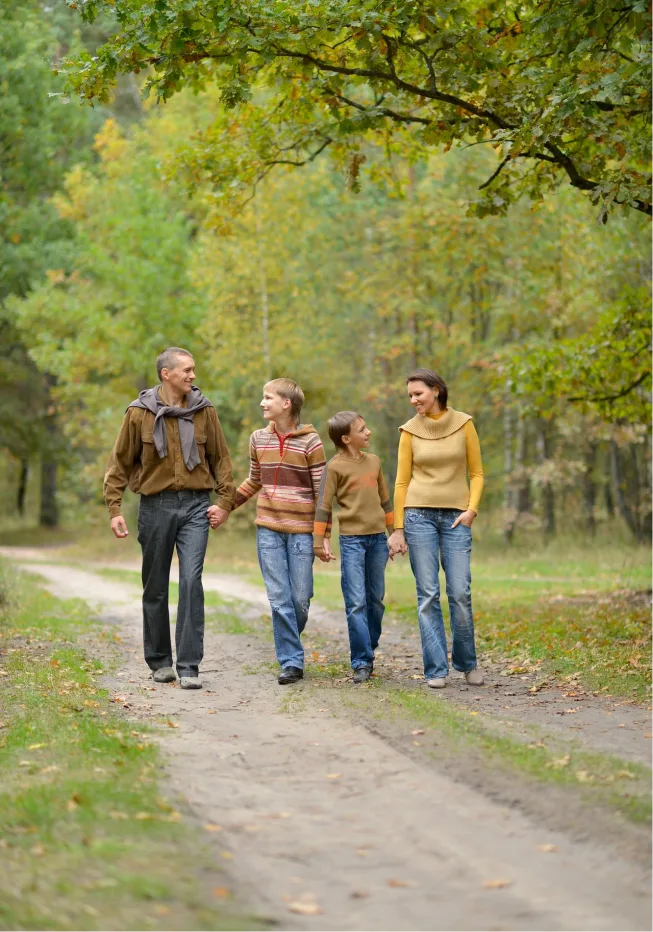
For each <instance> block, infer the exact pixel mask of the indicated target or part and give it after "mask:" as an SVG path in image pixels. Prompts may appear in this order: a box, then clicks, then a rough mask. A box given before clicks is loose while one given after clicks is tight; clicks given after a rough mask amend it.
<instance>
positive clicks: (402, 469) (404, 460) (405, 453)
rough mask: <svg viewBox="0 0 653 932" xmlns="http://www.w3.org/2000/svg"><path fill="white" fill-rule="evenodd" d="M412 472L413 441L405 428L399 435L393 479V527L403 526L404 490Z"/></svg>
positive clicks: (400, 527)
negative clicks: (394, 476)
mask: <svg viewBox="0 0 653 932" xmlns="http://www.w3.org/2000/svg"><path fill="white" fill-rule="evenodd" d="M412 474H413V442H412V439H411V435H410V434H408V433H406V431H405V430H402V431H401V434H400V436H399V453H398V456H397V478H396V480H395V529H396V530H401V529H403V526H404V508H405V506H406V492H407V491H408V483H409V482H410V479H411V476H412Z"/></svg>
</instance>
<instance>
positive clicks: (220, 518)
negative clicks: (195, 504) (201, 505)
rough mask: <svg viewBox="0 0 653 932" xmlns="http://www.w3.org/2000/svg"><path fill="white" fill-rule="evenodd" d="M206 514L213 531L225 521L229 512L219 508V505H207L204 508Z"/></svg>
mask: <svg viewBox="0 0 653 932" xmlns="http://www.w3.org/2000/svg"><path fill="white" fill-rule="evenodd" d="M206 516H207V518H208V519H209V524H210V525H211V528H212V529H213V530H214V531H215V529H216V528H219V527H220V525H221V524H224V523H225V521H226V520H227V518H228V517H229V512H228V511H226V510H225V509H224V508H220V506H219V505H209V507H208V508H207V509H206Z"/></svg>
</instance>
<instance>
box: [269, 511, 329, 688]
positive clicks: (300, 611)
mask: <svg viewBox="0 0 653 932" xmlns="http://www.w3.org/2000/svg"><path fill="white" fill-rule="evenodd" d="M256 549H257V551H258V562H259V566H260V567H261V573H262V574H263V581H264V582H265V588H266V591H267V594H268V599H269V600H270V608H271V609H272V631H273V633H274V646H275V649H276V652H277V660H278V661H279V665H280V666H281V669H282V670H283V669H284V668H285V667H296V668H297V669H298V670H303V669H304V648H303V647H302V642H301V641H300V639H299V635H300V634H301V633H302V631H303V630H304V628H305V627H306V622H307V621H308V609H309V606H310V604H311V599H312V598H313V560H314V558H315V557H314V554H313V535H312V534H286V533H284V532H282V531H271V530H270V529H269V528H267V527H257V528H256Z"/></svg>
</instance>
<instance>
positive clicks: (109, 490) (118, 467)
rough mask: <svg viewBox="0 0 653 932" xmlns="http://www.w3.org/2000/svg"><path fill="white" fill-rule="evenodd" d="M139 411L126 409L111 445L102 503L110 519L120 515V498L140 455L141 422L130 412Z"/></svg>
mask: <svg viewBox="0 0 653 932" xmlns="http://www.w3.org/2000/svg"><path fill="white" fill-rule="evenodd" d="M136 410H139V409H135V408H127V411H126V412H125V416H124V418H123V419H122V425H121V427H120V433H119V434H118V437H117V438H116V442H115V443H114V445H113V450H112V451H111V456H110V457H109V464H108V466H107V471H106V473H105V474H104V501H105V502H106V504H107V508H108V509H109V516H110V517H111V518H115V517H117V516H118V515H119V514H120V513H121V508H122V496H123V494H124V491H125V489H126V488H127V484H128V482H129V477H130V476H131V472H132V469H133V466H134V463H135V462H136V460H137V459H138V458H139V457H140V455H141V447H142V443H141V420H142V417H141V418H139V417H134V416H133V414H132V412H134V411H136Z"/></svg>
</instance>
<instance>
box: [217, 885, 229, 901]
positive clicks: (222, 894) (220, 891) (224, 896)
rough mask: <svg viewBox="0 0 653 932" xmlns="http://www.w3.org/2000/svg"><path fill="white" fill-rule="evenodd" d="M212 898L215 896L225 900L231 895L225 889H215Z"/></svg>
mask: <svg viewBox="0 0 653 932" xmlns="http://www.w3.org/2000/svg"><path fill="white" fill-rule="evenodd" d="M213 896H217V897H218V899H220V900H226V899H227V897H229V896H231V893H230V891H229V890H228V889H227V888H226V887H215V888H214V890H213Z"/></svg>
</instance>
